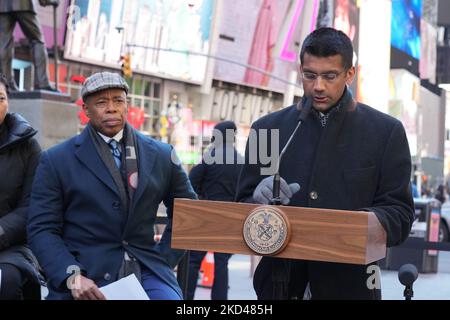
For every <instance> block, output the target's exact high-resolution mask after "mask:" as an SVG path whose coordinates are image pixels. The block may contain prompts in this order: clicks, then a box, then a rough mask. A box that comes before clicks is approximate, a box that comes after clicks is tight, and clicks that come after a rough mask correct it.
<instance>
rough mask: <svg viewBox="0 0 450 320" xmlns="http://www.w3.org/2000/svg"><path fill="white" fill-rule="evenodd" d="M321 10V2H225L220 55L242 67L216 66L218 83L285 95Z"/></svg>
mask: <svg viewBox="0 0 450 320" xmlns="http://www.w3.org/2000/svg"><path fill="white" fill-rule="evenodd" d="M318 8H319V0H314V1H309V0H308V1H306V0H233V1H223V5H222V10H221V11H222V14H221V16H222V17H221V19H219V41H218V45H217V50H216V51H217V52H216V55H217V56H220V57H223V58H225V59H227V60H230V61H235V62H238V63H234V64H233V63H228V62H224V61H217V62H216V64H215V69H214V78H215V79H218V80H223V81H227V82H232V83H238V84H246V85H250V86H253V87H261V88H267V89H269V90H272V91H277V92H285V90H286V86H287V83H286V81H287V80H288V79H289V77H290V73H291V72H293V71H298V54H299V52H300V46H301V43H302V40H303V39H304V37H305V36H306V34H308V33H309V32H311V31H312V30H314V28H315V24H316V18H317V14H318ZM261 71H262V72H261ZM280 79H282V80H284V81H281V80H280Z"/></svg>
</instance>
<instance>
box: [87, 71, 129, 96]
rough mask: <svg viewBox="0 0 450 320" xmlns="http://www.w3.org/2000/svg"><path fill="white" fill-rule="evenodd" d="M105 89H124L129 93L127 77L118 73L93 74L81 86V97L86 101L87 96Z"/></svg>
mask: <svg viewBox="0 0 450 320" xmlns="http://www.w3.org/2000/svg"><path fill="white" fill-rule="evenodd" d="M105 89H123V90H124V91H125V92H126V93H127V94H128V89H129V88H128V84H127V83H126V81H125V79H124V78H122V77H121V76H120V75H119V74H117V73H112V72H98V73H94V74H93V75H91V76H90V77H89V78H87V79H86V81H85V82H84V84H83V88H81V97H82V99H83V102H86V98H87V96H89V95H91V94H93V93H96V92H99V91H102V90H105Z"/></svg>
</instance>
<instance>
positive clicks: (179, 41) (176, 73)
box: [65, 0, 214, 84]
mask: <svg viewBox="0 0 450 320" xmlns="http://www.w3.org/2000/svg"><path fill="white" fill-rule="evenodd" d="M72 6H73V8H75V9H72V10H71V12H73V13H74V15H73V16H72V17H71V18H70V19H69V21H72V25H71V27H70V28H68V31H67V38H66V50H65V58H66V59H71V60H78V61H83V62H90V63H95V64H103V65H105V66H110V67H117V68H118V67H119V60H120V56H121V55H122V54H125V53H130V54H131V66H132V68H133V70H134V71H137V72H140V73H148V74H153V75H157V76H161V77H166V78H173V79H176V80H182V81H186V82H192V83H198V84H202V82H203V81H204V79H205V73H206V64H207V58H206V57H204V56H202V55H207V54H209V48H210V31H211V24H212V19H213V12H214V1H213V0H127V1H125V0H110V1H101V0H73V1H72Z"/></svg>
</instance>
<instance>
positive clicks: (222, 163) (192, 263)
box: [186, 121, 243, 300]
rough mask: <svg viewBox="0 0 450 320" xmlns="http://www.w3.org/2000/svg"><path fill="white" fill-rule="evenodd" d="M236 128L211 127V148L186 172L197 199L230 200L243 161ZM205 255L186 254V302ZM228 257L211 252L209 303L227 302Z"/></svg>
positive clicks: (225, 123)
mask: <svg viewBox="0 0 450 320" xmlns="http://www.w3.org/2000/svg"><path fill="white" fill-rule="evenodd" d="M236 129H237V128H236V124H235V123H234V122H233V121H223V122H220V123H218V124H217V125H216V126H215V127H214V134H213V138H212V148H211V149H209V150H208V151H207V152H206V153H205V155H204V158H203V159H202V162H201V163H200V164H198V165H196V166H194V167H193V168H192V169H191V171H190V173H189V179H190V180H191V183H192V186H193V188H194V190H195V192H196V193H197V194H198V196H199V198H200V199H201V200H213V201H234V197H235V194H236V186H237V181H238V178H239V172H240V169H241V165H240V164H241V163H242V161H243V159H242V157H241V155H239V153H238V152H237V150H236V148H235V146H234V143H235V135H236ZM227 155H228V157H227ZM213 160H214V161H213ZM227 160H228V161H227ZM229 162H230V163H229ZM205 255H206V252H204V251H190V253H189V278H188V289H187V292H188V293H187V297H186V299H188V300H193V299H194V295H195V289H196V286H197V279H198V272H199V269H200V265H201V262H202V260H203V258H204V257H205ZM230 257H231V254H228V253H221V252H214V281H213V286H212V289H211V300H227V299H228V260H229V259H230Z"/></svg>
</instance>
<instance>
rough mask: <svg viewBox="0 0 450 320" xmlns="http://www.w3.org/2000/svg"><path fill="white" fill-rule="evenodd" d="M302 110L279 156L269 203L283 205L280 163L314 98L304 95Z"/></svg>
mask: <svg viewBox="0 0 450 320" xmlns="http://www.w3.org/2000/svg"><path fill="white" fill-rule="evenodd" d="M302 104H303V106H302V110H301V111H300V115H299V116H298V123H297V126H296V127H295V129H294V131H293V132H292V134H291V136H290V137H289V139H288V141H287V142H286V145H285V146H284V148H283V149H282V150H281V152H280V156H279V157H278V161H277V167H276V168H277V170H276V171H275V174H274V175H273V189H272V190H273V191H272V192H273V198H272V199H271V200H270V202H269V204H271V205H277V206H279V205H281V198H280V187H281V186H280V164H281V158H282V157H283V155H284V153H285V152H286V150H287V148H288V147H289V145H290V144H291V141H292V140H293V138H294V136H295V134H296V133H297V131H298V129H299V128H300V125H301V124H302V123H303V122H304V121H305V120H306V117H307V116H308V114H309V112H310V111H311V108H312V99H311V98H308V97H306V96H305V97H304V98H303V99H302Z"/></svg>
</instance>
